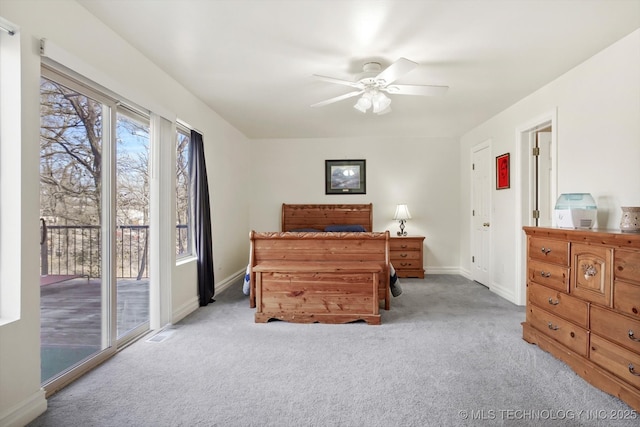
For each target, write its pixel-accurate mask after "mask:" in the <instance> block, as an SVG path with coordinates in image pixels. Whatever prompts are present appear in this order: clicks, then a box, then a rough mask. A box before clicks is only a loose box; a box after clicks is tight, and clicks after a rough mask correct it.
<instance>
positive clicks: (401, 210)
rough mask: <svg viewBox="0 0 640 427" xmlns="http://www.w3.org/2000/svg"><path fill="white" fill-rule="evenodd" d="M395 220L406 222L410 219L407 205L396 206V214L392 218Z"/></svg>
mask: <svg viewBox="0 0 640 427" xmlns="http://www.w3.org/2000/svg"><path fill="white" fill-rule="evenodd" d="M393 219H395V220H407V219H411V213H409V207H408V206H407V205H397V206H396V213H395V215H394V216H393Z"/></svg>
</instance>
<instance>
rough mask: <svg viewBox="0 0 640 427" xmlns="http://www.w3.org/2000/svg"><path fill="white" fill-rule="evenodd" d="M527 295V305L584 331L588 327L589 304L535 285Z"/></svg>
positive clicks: (533, 284) (530, 285)
mask: <svg viewBox="0 0 640 427" xmlns="http://www.w3.org/2000/svg"><path fill="white" fill-rule="evenodd" d="M528 293H529V294H528V297H529V303H531V304H535V305H537V306H538V307H540V308H544V309H545V310H546V311H548V312H549V313H553V314H555V315H557V316H560V317H562V318H564V319H566V320H570V321H572V322H574V323H576V324H577V325H579V326H582V327H583V328H585V329H587V328H588V327H589V304H588V303H587V302H585V301H582V300H579V299H577V298H573V297H571V296H569V295H567V294H566V293H564V292H560V291H557V290H555V289H550V288H547V287H546V286H541V285H538V284H536V283H530V284H529V287H528ZM638 334H640V332H638Z"/></svg>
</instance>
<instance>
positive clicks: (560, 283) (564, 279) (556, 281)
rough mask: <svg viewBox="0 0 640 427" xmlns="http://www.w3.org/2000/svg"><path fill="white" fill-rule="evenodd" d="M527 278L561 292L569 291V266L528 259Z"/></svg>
mask: <svg viewBox="0 0 640 427" xmlns="http://www.w3.org/2000/svg"><path fill="white" fill-rule="evenodd" d="M527 277H529V280H530V281H532V282H536V283H539V284H541V285H545V286H548V287H550V288H553V289H556V290H558V291H562V292H569V268H567V267H562V266H559V265H555V264H548V263H546V262H540V261H534V260H530V261H529V263H528V274H527Z"/></svg>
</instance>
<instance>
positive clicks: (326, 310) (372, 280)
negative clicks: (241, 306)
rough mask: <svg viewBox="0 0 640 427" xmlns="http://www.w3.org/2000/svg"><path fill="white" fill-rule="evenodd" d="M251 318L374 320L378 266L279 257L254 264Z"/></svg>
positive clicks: (377, 320)
mask: <svg viewBox="0 0 640 427" xmlns="http://www.w3.org/2000/svg"><path fill="white" fill-rule="evenodd" d="M253 271H254V272H255V274H256V276H255V278H256V314H255V321H256V322H257V323H264V322H268V321H269V320H270V319H279V320H286V321H289V322H296V323H315V322H320V323H348V322H354V321H357V320H364V321H365V322H367V323H368V324H370V325H379V324H380V313H379V307H378V306H379V302H378V283H379V280H380V279H379V277H380V274H381V273H382V267H381V266H380V265H379V264H376V263H365V262H340V263H336V262H331V263H323V262H315V263H300V262H298V263H286V262H285V263H283V262H265V263H263V264H260V265H258V266H256V267H255V268H254V269H253Z"/></svg>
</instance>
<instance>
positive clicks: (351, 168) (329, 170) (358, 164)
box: [324, 160, 367, 194]
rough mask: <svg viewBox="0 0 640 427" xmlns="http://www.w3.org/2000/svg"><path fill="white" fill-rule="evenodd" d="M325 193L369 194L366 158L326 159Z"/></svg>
mask: <svg viewBox="0 0 640 427" xmlns="http://www.w3.org/2000/svg"><path fill="white" fill-rule="evenodd" d="M324 181H325V191H324V192H325V194H367V169H366V160H325V161H324Z"/></svg>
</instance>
